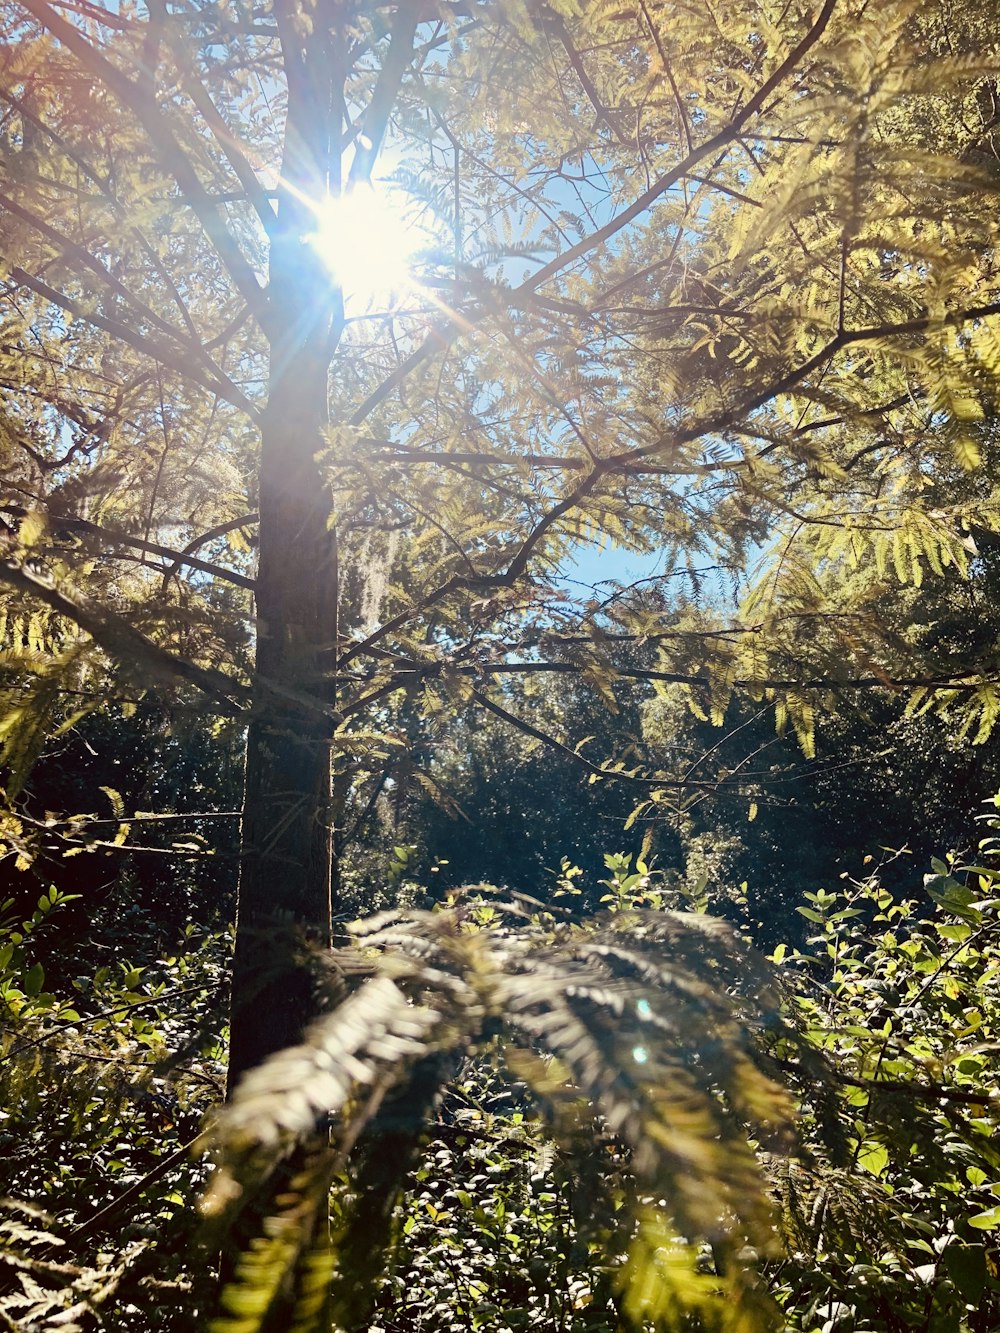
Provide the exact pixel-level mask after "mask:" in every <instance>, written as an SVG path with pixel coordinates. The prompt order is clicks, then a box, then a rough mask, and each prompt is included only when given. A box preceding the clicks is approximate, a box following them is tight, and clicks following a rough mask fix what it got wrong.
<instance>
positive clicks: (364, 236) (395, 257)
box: [306, 185, 420, 308]
mask: <svg viewBox="0 0 1000 1333" xmlns="http://www.w3.org/2000/svg"><path fill="white" fill-rule="evenodd" d="M399 193H400V192H399V191H389V190H386V189H376V188H373V187H372V186H370V185H357V186H355V187H354V188H353V189H352V190H350V191H349V192H348V193H346V194H342V195H337V196H332V195H331V196H329V197H328V198H326V199H323V200H321V201H320V202H319V203H318V204H316V205H314V211H315V214H316V230H315V231H314V232H311V233H310V235H309V236H308V237H307V238H306V239H307V240H308V241H309V243H310V245H312V246H313V247H314V249H315V250H316V252H317V253H318V254H319V256H320V258H321V259H322V260H323V263H324V264H325V265H326V266H327V268H328V269H329V270H330V272H331V274H332V275H333V277H334V279H335V280H336V282H337V283H338V284H339V285H340V287H341V288H342V289H343V292H344V300H345V303H348V304H355V305H358V304H361V305H364V306H365V307H367V308H371V306H372V305H375V304H382V303H388V302H389V301H391V300H392V298H393V297H394V296H397V295H398V294H399V293H401V292H404V291H407V290H408V289H410V288H411V287H412V286H413V285H414V278H413V273H412V269H411V263H412V260H413V256H414V253H415V251H416V249H417V246H418V243H419V241H420V233H419V230H418V229H416V228H414V226H413V225H412V224H411V223H409V222H408V220H407V216H406V206H405V200H400V199H397V198H395V197H394V196H395V195H397V194H399Z"/></svg>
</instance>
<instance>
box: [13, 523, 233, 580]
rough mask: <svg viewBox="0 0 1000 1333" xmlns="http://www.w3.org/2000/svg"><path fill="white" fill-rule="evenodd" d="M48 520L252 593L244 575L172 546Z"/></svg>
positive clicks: (88, 525) (115, 531)
mask: <svg viewBox="0 0 1000 1333" xmlns="http://www.w3.org/2000/svg"><path fill="white" fill-rule="evenodd" d="M0 511H2V512H3V513H5V514H12V515H13V516H14V517H18V518H23V517H24V515H25V513H26V512H27V511H26V510H25V508H24V506H23V505H15V504H4V503H2V502H0ZM49 517H50V518H52V519H54V520H55V522H56V523H57V524H58V525H59V526H60V527H62V528H66V529H68V530H69V531H71V532H78V533H80V534H83V535H86V536H92V537H97V538H100V540H101V541H104V542H111V543H113V544H114V545H117V546H130V547H131V548H132V549H133V550H136V551H145V552H146V553H147V554H148V555H159V556H162V557H163V558H164V559H165V560H173V561H174V568H176V567H177V566H178V565H190V566H191V568H192V569H200V570H201V571H202V573H203V574H211V575H212V577H213V578H218V579H225V581H226V582H227V583H234V584H236V586H237V587H239V588H247V589H248V590H249V591H250V592H253V590H254V586H255V585H254V581H253V579H249V578H247V577H246V575H245V574H238V573H237V572H236V571H235V570H232V569H224V568H223V567H222V565H215V564H212V563H211V562H210V561H208V560H199V559H198V558H197V556H193V555H188V554H187V552H186V551H177V550H175V549H174V548H173V547H172V546H161V545H160V543H159V542H151V541H147V540H146V539H145V538H143V537H133V536H132V534H131V533H128V532H122V531H121V530H120V529H118V528H108V527H103V526H102V525H101V524H99V523H91V522H90V521H89V519H85V518H77V517H76V515H75V514H60V513H59V512H58V511H56V510H50V511H49Z"/></svg>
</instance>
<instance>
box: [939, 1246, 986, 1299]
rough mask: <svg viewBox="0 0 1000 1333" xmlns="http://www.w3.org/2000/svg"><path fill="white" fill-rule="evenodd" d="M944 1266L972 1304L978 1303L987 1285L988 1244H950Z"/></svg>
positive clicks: (946, 1251) (945, 1254)
mask: <svg viewBox="0 0 1000 1333" xmlns="http://www.w3.org/2000/svg"><path fill="white" fill-rule="evenodd" d="M944 1266H945V1270H946V1272H947V1274H948V1276H949V1277H950V1278H951V1280H952V1282H954V1284H955V1286H956V1287H957V1288H958V1290H959V1291H960V1292H961V1294H962V1295H963V1296H964V1297H965V1299H966V1300H967V1301H970V1302H971V1303H972V1304H974V1305H975V1304H978V1302H979V1301H980V1300H981V1299H982V1295H983V1291H984V1289H985V1287H986V1277H987V1267H986V1246H985V1245H956V1244H952V1245H949V1246H948V1248H947V1249H946V1250H945V1252H944Z"/></svg>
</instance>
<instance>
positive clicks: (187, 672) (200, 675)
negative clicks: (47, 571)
mask: <svg viewBox="0 0 1000 1333" xmlns="http://www.w3.org/2000/svg"><path fill="white" fill-rule="evenodd" d="M0 582H3V583H7V584H9V585H10V586H11V587H12V588H16V589H17V590H18V592H23V593H27V594H28V595H29V596H31V597H36V598H38V600H39V601H41V602H44V603H45V605H46V606H48V607H51V609H52V610H53V611H55V612H56V613H57V614H58V615H61V616H65V617H66V619H67V620H71V621H73V622H74V624H77V625H79V626H80V628H81V629H82V630H84V631H85V632H86V633H87V634H89V635H90V637H91V638H92V639H93V640H94V642H95V643H96V644H97V645H98V646H99V647H100V648H103V649H104V651H105V652H107V653H109V654H110V655H111V656H112V657H113V658H114V659H115V660H116V661H117V662H119V664H120V665H121V666H123V667H124V668H125V669H126V670H128V669H129V668H131V669H132V670H133V671H134V670H136V669H137V668H140V667H141V669H142V674H143V676H144V678H146V679H149V678H152V679H154V680H159V681H164V682H169V683H170V684H176V683H177V682H178V681H183V682H185V684H188V685H194V686H195V687H196V688H197V689H199V690H201V691H202V692H203V693H204V694H206V695H208V697H209V698H210V699H212V700H213V701H214V703H215V704H216V706H217V708H218V709H219V711H220V712H221V713H224V714H226V715H227V716H229V717H240V716H242V714H243V712H244V709H243V708H242V707H241V706H240V705H239V704H238V703H236V702H235V700H236V699H241V700H246V701H248V700H249V697H250V693H249V690H248V689H247V687H246V686H245V685H241V684H240V682H239V681H236V680H232V679H230V678H229V677H228V676H225V675H223V674H222V672H221V671H214V670H212V669H210V668H208V667H200V666H198V665H196V664H195V663H194V662H188V661H185V660H184V659H183V658H181V657H175V656H174V655H173V654H172V653H168V652H167V651H166V649H164V648H161V647H160V645H159V644H158V643H154V642H153V640H152V639H148V638H147V637H146V635H145V634H142V633H141V632H140V631H139V630H137V629H134V628H133V627H132V626H131V625H130V624H129V623H128V622H127V621H125V620H122V619H121V617H120V616H116V615H114V614H113V613H112V612H110V611H105V610H103V609H98V608H97V607H94V606H92V605H90V604H89V603H88V602H85V601H84V600H83V599H82V598H81V597H79V596H78V595H77V596H71V595H70V594H68V593H65V592H61V591H60V590H59V589H58V588H56V586H55V584H54V583H53V582H52V581H51V579H49V578H47V577H45V576H43V575H41V574H36V573H33V572H32V571H31V570H29V569H26V568H25V567H24V566H22V565H16V564H14V563H13V562H11V561H9V560H3V561H0Z"/></svg>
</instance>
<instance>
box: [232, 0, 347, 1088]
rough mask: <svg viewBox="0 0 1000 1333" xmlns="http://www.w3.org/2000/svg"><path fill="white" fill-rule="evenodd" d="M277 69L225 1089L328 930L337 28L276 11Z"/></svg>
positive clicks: (254, 1052)
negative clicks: (323, 234) (329, 257)
mask: <svg viewBox="0 0 1000 1333" xmlns="http://www.w3.org/2000/svg"><path fill="white" fill-rule="evenodd" d="M276 17H277V21H278V26H279V31H280V34H281V40H282V47H283V55H284V60H285V66H286V70H287V74H288V111H287V120H286V125H285V145H284V155H283V161H282V178H281V182H280V186H279V195H278V215H277V222H276V225H275V226H274V228H273V232H272V236H271V251H270V284H269V308H268V315H267V330H266V331H267V335H268V338H269V342H270V385H269V396H268V405H267V408H266V410H265V412H264V415H263V421H262V428H261V464H260V500H259V508H260V548H259V558H258V570H257V593H256V599H257V600H256V614H257V661H256V674H255V683H254V700H253V716H252V721H251V723H250V728H249V735H248V740H247V761H246V786H245V794H244V805H243V839H242V858H243V859H242V865H241V872H240V890H239V906H238V915H237V926H236V959H235V963H234V969H233V1000H232V1039H231V1048H230V1066H229V1088H230V1093H231V1092H232V1090H233V1088H234V1087H235V1085H236V1083H237V1082H238V1081H239V1078H240V1077H241V1075H242V1074H243V1073H244V1072H245V1071H246V1070H247V1069H249V1068H252V1067H253V1066H254V1065H256V1064H259V1063H260V1062H261V1061H262V1060H264V1059H266V1058H267V1056H268V1055H270V1054H272V1053H273V1052H274V1051H277V1050H280V1049H281V1048H282V1047H285V1046H288V1045H292V1044H293V1043H295V1042H296V1041H298V1040H299V1038H300V1037H301V1034H302V1030H303V1028H304V1027H305V1026H306V1024H307V1023H308V1022H309V1020H310V1018H311V1017H312V1015H313V1011H314V1001H313V996H312V983H311V979H310V970H309V968H308V965H307V960H306V958H305V956H304V955H305V952H306V950H307V948H308V945H309V944H310V943H313V944H318V945H324V944H328V943H329V942H330V934H331V925H330V922H331V889H330V886H331V873H332V856H333V844H332V807H331V781H330V766H331V749H332V744H333V736H334V731H335V727H336V716H335V708H336V679H335V674H334V672H333V670H332V669H331V667H330V665H329V664H330V662H331V660H333V659H334V658H335V656H336V652H335V650H336V644H337V604H338V571H337V541H336V532H335V531H334V530H333V528H332V526H331V504H330V497H329V491H328V487H327V485H326V483H325V479H324V477H323V474H322V468H321V465H320V463H319V461H318V459H319V455H320V453H321V451H322V449H323V446H324V441H323V428H324V426H325V425H326V423H327V420H328V390H327V379H328V372H329V366H330V360H331V357H332V354H333V351H334V349H335V346H336V342H337V338H338V335H339V330H340V327H341V323H342V309H343V307H342V298H341V294H340V292H339V291H338V289H337V288H336V286H335V284H334V282H333V279H332V278H331V276H330V273H329V271H328V270H327V269H326V267H325V266H324V264H323V263H322V261H321V259H320V257H319V255H318V254H317V253H316V251H315V250H314V249H313V247H311V246H310V245H309V243H308V239H307V238H308V236H309V234H310V232H311V231H313V230H315V226H316V217H315V212H314V205H315V204H316V203H317V202H319V201H320V200H321V199H323V197H324V196H325V195H326V194H327V193H328V192H331V191H336V190H338V189H339V188H340V180H339V155H340V144H339V133H340V123H341V117H340V116H339V115H337V114H336V104H337V101H338V99H339V97H340V96H341V88H342V82H341V79H340V77H339V73H338V70H337V61H336V51H337V34H336V33H335V32H333V33H330V34H328V35H327V36H325V37H324V35H323V34H321V33H318V32H317V33H313V34H312V35H311V36H306V35H304V34H303V32H302V28H301V26H297V19H296V15H295V12H294V5H293V4H292V3H290V0H281V3H279V4H278V5H277V6H276Z"/></svg>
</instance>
